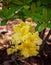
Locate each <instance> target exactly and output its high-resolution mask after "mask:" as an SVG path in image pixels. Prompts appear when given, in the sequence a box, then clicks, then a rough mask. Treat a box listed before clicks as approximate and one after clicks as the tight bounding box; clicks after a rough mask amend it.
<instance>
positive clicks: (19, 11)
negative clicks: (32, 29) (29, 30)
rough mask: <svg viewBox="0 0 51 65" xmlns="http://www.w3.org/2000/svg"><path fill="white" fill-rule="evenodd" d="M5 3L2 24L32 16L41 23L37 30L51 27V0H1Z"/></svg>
mask: <svg viewBox="0 0 51 65" xmlns="http://www.w3.org/2000/svg"><path fill="white" fill-rule="evenodd" d="M0 2H2V3H3V6H2V11H0V18H2V19H3V20H2V22H1V24H0V25H5V24H6V22H7V21H8V20H14V19H16V18H20V19H23V20H25V19H26V18H29V17H31V18H32V19H33V21H34V22H36V23H39V22H40V24H41V25H40V24H38V26H37V27H36V30H38V31H39V32H40V31H42V30H43V29H44V28H46V27H49V28H51V0H0Z"/></svg>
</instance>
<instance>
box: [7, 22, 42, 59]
mask: <svg viewBox="0 0 51 65" xmlns="http://www.w3.org/2000/svg"><path fill="white" fill-rule="evenodd" d="M31 25H32V23H31V22H28V23H25V22H21V23H20V24H18V25H16V26H14V34H13V35H12V44H15V46H14V48H13V49H14V52H17V51H18V50H20V55H21V56H22V55H23V56H24V57H25V58H27V57H31V56H36V55H38V53H39V52H38V51H37V50H39V48H40V45H41V44H42V40H41V38H40V37H39V33H38V32H36V31H35V28H32V27H31ZM10 49H11V50H12V48H10ZM10 49H8V50H7V53H8V54H11V53H14V52H10Z"/></svg>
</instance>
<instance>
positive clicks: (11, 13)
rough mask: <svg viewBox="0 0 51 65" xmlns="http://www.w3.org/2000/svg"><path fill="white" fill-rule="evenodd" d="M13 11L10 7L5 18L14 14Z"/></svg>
mask: <svg viewBox="0 0 51 65" xmlns="http://www.w3.org/2000/svg"><path fill="white" fill-rule="evenodd" d="M14 13H15V8H14V7H11V8H10V9H9V11H8V14H7V18H11V17H12V16H14Z"/></svg>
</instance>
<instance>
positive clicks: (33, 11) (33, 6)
mask: <svg viewBox="0 0 51 65" xmlns="http://www.w3.org/2000/svg"><path fill="white" fill-rule="evenodd" d="M36 11H37V7H36V4H35V3H32V5H31V12H32V14H34V13H35V12H36Z"/></svg>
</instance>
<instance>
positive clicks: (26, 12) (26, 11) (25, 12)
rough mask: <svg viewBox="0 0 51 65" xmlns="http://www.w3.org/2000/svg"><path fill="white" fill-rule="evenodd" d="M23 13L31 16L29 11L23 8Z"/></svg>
mask: <svg viewBox="0 0 51 65" xmlns="http://www.w3.org/2000/svg"><path fill="white" fill-rule="evenodd" d="M23 13H24V15H25V16H31V15H30V14H31V13H30V11H28V10H26V9H23Z"/></svg>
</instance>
